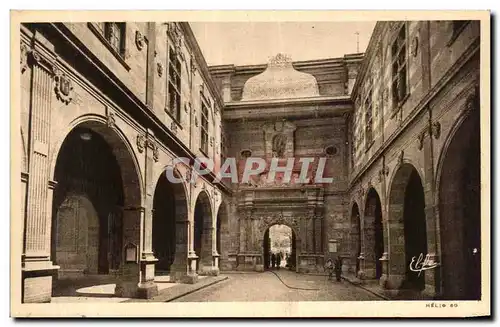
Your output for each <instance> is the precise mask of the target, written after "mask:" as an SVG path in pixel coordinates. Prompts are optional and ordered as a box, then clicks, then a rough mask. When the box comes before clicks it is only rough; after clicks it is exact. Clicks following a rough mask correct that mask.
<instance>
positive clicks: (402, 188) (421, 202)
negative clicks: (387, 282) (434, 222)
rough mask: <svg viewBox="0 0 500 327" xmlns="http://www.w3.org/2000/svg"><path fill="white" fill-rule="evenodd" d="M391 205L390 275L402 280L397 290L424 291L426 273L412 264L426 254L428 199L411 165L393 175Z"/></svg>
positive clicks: (406, 164)
mask: <svg viewBox="0 0 500 327" xmlns="http://www.w3.org/2000/svg"><path fill="white" fill-rule="evenodd" d="M389 203H390V207H389V228H390V233H389V234H390V237H391V240H390V242H389V246H390V253H391V264H390V269H391V275H394V276H398V277H399V280H400V281H401V283H400V284H399V285H396V286H397V287H399V288H405V289H412V290H417V291H421V290H423V289H424V288H425V275H426V272H425V271H422V272H415V271H412V270H411V268H410V264H411V262H412V260H414V261H415V262H417V260H418V258H419V257H420V256H422V258H425V256H426V255H427V226H426V217H425V198H424V188H423V186H422V180H421V178H420V175H419V174H418V172H417V170H416V169H415V167H414V166H412V165H411V164H409V163H405V164H403V165H401V166H400V167H399V168H398V170H397V172H396V174H395V175H394V179H393V182H392V184H391V192H390V199H389ZM414 265H415V264H414ZM414 268H415V267H414ZM428 273H433V272H432V271H431V272H428Z"/></svg>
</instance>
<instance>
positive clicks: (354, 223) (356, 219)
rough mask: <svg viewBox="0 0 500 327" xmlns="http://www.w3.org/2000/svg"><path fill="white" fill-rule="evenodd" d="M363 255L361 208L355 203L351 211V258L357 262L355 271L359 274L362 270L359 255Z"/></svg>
mask: <svg viewBox="0 0 500 327" xmlns="http://www.w3.org/2000/svg"><path fill="white" fill-rule="evenodd" d="M360 255H361V224H360V216H359V208H358V205H357V203H354V205H353V206H352V211H351V258H352V259H351V260H352V262H355V265H354V273H355V274H356V276H357V274H358V271H359V270H360V264H359V259H358V258H359V256H360Z"/></svg>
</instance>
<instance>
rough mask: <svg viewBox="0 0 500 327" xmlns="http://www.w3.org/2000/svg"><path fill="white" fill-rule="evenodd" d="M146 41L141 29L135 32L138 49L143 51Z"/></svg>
mask: <svg viewBox="0 0 500 327" xmlns="http://www.w3.org/2000/svg"><path fill="white" fill-rule="evenodd" d="M145 43H146V42H145V40H144V36H143V35H142V33H141V32H139V31H136V32H135V45H136V46H137V49H138V50H139V51H141V50H142V49H143V48H144V45H145Z"/></svg>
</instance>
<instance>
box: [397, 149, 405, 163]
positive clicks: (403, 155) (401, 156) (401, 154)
mask: <svg viewBox="0 0 500 327" xmlns="http://www.w3.org/2000/svg"><path fill="white" fill-rule="evenodd" d="M404 159H405V152H404V150H401V152H400V153H399V158H398V162H399V164H400V165H402V164H403V163H404Z"/></svg>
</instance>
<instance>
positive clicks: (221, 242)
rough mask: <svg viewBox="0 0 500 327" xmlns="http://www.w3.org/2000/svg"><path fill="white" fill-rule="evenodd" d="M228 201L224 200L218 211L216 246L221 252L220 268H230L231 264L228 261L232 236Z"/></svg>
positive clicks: (219, 252)
mask: <svg viewBox="0 0 500 327" xmlns="http://www.w3.org/2000/svg"><path fill="white" fill-rule="evenodd" d="M228 218H229V217H228V214H227V208H226V203H225V202H222V203H221V204H220V206H219V211H218V212H217V227H216V228H217V233H216V241H217V242H216V246H217V253H218V254H219V269H222V270H226V269H227V270H230V269H231V265H230V264H229V262H228V257H229V252H228V251H229V247H230V241H231V238H230V237H231V236H230V235H229V221H228Z"/></svg>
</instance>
